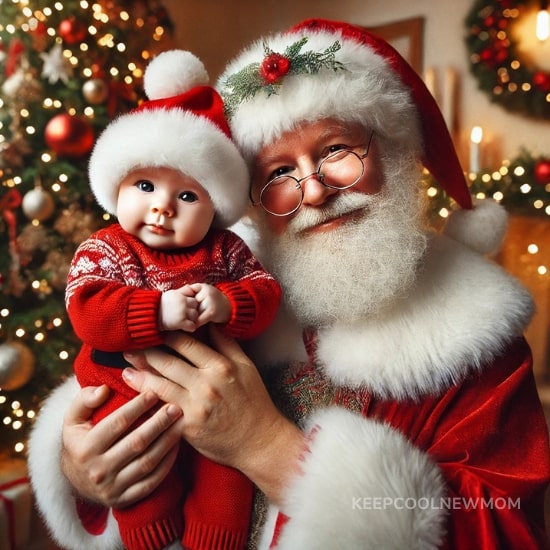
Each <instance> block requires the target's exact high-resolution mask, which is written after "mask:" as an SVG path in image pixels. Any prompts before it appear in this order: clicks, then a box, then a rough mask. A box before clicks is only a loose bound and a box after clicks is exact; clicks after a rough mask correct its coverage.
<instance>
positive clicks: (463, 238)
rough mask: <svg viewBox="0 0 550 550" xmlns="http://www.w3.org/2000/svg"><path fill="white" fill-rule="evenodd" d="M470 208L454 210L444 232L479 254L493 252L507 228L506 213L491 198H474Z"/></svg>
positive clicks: (498, 245)
mask: <svg viewBox="0 0 550 550" xmlns="http://www.w3.org/2000/svg"><path fill="white" fill-rule="evenodd" d="M473 203H474V208H473V209H472V210H455V211H453V213H452V214H451V215H450V216H449V219H448V220H447V222H446V224H445V228H444V230H443V231H444V233H445V234H446V235H448V236H449V237H451V238H452V239H455V240H456V241H458V242H460V243H462V244H465V245H466V246H468V247H470V248H471V249H472V250H475V251H476V252H479V253H480V254H493V253H495V252H497V250H498V249H499V248H500V246H501V244H502V240H503V239H504V235H505V233H506V229H507V228H508V213H507V212H506V210H505V208H504V207H503V206H502V205H500V204H498V203H497V202H496V201H494V200H492V199H481V200H480V199H474V201H473Z"/></svg>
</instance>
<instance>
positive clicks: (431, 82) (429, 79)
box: [424, 67, 437, 99]
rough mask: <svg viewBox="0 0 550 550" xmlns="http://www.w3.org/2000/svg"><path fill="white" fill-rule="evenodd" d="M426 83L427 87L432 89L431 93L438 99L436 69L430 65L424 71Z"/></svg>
mask: <svg viewBox="0 0 550 550" xmlns="http://www.w3.org/2000/svg"><path fill="white" fill-rule="evenodd" d="M424 83H425V84H426V88H428V90H430V93H431V94H432V95H433V96H434V98H435V99H437V90H436V85H435V69H433V68H432V67H428V68H427V69H426V71H425V72H424Z"/></svg>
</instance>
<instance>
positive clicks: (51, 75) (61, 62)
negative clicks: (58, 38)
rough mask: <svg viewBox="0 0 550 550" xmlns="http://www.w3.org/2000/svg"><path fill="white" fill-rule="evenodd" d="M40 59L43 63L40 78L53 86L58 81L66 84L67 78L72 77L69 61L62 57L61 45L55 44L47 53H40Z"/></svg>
mask: <svg viewBox="0 0 550 550" xmlns="http://www.w3.org/2000/svg"><path fill="white" fill-rule="evenodd" d="M40 57H41V58H42V60H43V61H44V65H43V67H42V77H43V78H47V79H48V82H49V83H50V84H55V83H56V82H57V81H58V80H62V81H63V82H64V83H65V84H67V82H68V80H69V78H70V77H71V76H72V75H73V68H72V67H71V64H70V63H69V60H68V59H67V58H66V57H64V55H63V48H62V47H61V44H56V45H55V46H54V47H53V48H52V49H51V50H50V51H49V52H47V53H41V54H40Z"/></svg>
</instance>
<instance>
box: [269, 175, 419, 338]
mask: <svg viewBox="0 0 550 550" xmlns="http://www.w3.org/2000/svg"><path fill="white" fill-rule="evenodd" d="M409 172H410V171H409ZM415 174H416V172H415ZM401 176H402V174H401ZM392 181H395V180H392ZM415 187H416V183H415V182H411V181H403V178H401V180H400V184H397V185H393V189H392V190H391V191H389V190H388V188H387V187H386V188H385V190H384V191H382V192H381V193H379V194H377V195H365V194H362V193H350V192H347V193H339V194H337V195H335V197H334V200H333V202H331V203H330V205H329V206H327V207H325V208H323V209H318V208H308V207H302V208H301V209H300V211H299V212H298V214H297V215H296V216H295V217H294V218H293V219H292V220H291V222H290V223H289V226H288V227H287V229H286V230H285V232H284V233H283V234H281V235H275V234H273V233H272V232H271V231H270V230H269V229H268V228H267V226H266V225H265V224H264V223H262V222H261V221H260V222H259V225H260V233H261V241H262V260H263V262H264V263H265V264H266V267H267V268H268V269H269V270H270V271H271V272H272V273H273V274H274V276H275V277H276V278H277V279H278V281H279V282H280V284H281V286H282V288H283V292H284V299H285V302H286V303H287V305H288V307H289V308H290V309H291V311H292V312H293V313H294V315H295V316H296V317H297V319H298V321H299V322H300V323H302V325H303V326H317V327H318V326H322V325H326V324H330V323H333V322H334V321H336V320H345V321H347V322H353V321H356V320H359V319H361V318H365V317H366V316H369V315H373V314H375V313H377V312H379V311H380V310H382V309H383V308H387V307H389V306H391V305H392V304H393V303H394V301H395V300H397V299H399V298H400V297H402V295H403V294H404V293H405V292H407V291H408V290H410V288H411V286H412V285H413V284H414V281H415V279H416V273H417V271H418V269H419V264H420V260H421V258H422V256H423V254H424V251H425V249H426V234H425V231H424V230H423V226H422V223H421V222H420V215H419V214H421V212H422V211H423V208H422V207H421V205H420V201H419V198H418V197H417V194H416V191H415V190H414V189H415ZM357 209H362V210H363V215H362V216H361V217H360V219H358V220H356V221H353V222H350V223H347V224H343V225H341V226H339V227H337V228H336V229H334V230H331V231H325V232H311V233H308V232H303V231H302V230H303V229H304V228H307V227H311V226H312V225H316V224H317V223H319V222H320V221H321V220H323V219H330V218H333V217H334V216H335V213H337V212H338V213H345V212H351V211H355V210H357Z"/></svg>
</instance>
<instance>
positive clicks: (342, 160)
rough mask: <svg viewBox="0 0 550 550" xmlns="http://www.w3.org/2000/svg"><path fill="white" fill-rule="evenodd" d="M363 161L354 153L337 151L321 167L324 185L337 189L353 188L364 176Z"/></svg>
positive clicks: (320, 171)
mask: <svg viewBox="0 0 550 550" xmlns="http://www.w3.org/2000/svg"><path fill="white" fill-rule="evenodd" d="M363 170H364V166H363V161H362V160H361V159H360V158H359V156H357V155H356V154H355V153H354V152H353V151H345V150H342V151H336V152H335V153H333V154H332V155H329V156H328V157H327V158H326V159H324V160H323V162H321V164H320V165H319V173H320V174H322V175H323V183H324V184H325V185H328V186H329V187H334V188H336V189H345V188H346V187H351V186H352V185H354V184H355V183H357V182H358V181H359V179H360V178H361V176H362V175H363Z"/></svg>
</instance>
